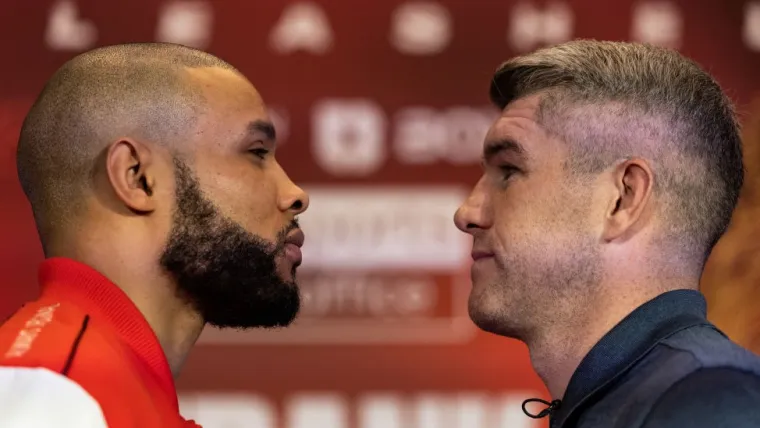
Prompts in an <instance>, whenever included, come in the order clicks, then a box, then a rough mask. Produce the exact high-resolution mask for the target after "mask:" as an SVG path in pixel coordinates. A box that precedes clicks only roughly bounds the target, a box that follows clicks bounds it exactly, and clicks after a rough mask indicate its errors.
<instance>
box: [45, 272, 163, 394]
mask: <svg viewBox="0 0 760 428" xmlns="http://www.w3.org/2000/svg"><path fill="white" fill-rule="evenodd" d="M39 281H40V286H41V288H42V294H43V296H55V297H57V298H60V299H62V300H68V301H72V302H73V303H75V304H76V305H78V306H80V307H81V308H82V309H83V310H84V311H87V312H88V313H89V314H90V315H91V316H92V317H97V319H98V320H99V321H100V322H104V323H107V324H108V325H109V326H110V327H111V328H112V329H113V330H114V331H115V332H116V333H117V335H118V336H119V338H120V339H121V340H122V342H124V343H125V344H126V345H127V346H128V347H129V348H130V349H131V350H132V351H134V353H135V354H136V355H137V356H138V358H140V359H141V360H142V361H143V362H144V363H145V364H146V365H147V366H148V367H149V368H150V370H151V371H152V372H153V375H154V376H155V377H156V379H157V380H158V381H159V383H160V384H161V387H162V389H163V390H164V392H165V393H166V394H167V395H168V397H169V398H170V400H171V402H172V403H173V405H174V407H175V409H177V408H178V403H177V392H176V388H175V385H174V378H173V376H172V373H171V369H170V368H169V362H168V361H167V359H166V355H165V354H164V351H163V349H162V348H161V345H160V343H159V341H158V337H156V334H155V332H154V331H153V329H152V328H151V326H150V324H148V321H147V320H146V319H145V317H144V316H143V314H142V313H141V312H140V310H139V309H138V308H137V306H135V304H134V303H133V302H132V300H131V299H130V298H129V297H128V296H127V295H126V294H125V293H124V292H123V291H122V290H121V288H119V287H118V286H117V285H116V284H114V283H113V282H111V281H110V280H109V279H108V278H106V277H105V276H104V275H103V274H101V273H100V272H98V271H96V270H95V269H93V268H91V267H90V266H87V265H85V264H83V263H80V262H77V261H74V260H71V259H67V258H62V257H55V258H50V259H47V260H45V261H44V262H43V263H42V264H41V265H40V269H39Z"/></svg>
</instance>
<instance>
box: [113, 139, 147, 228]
mask: <svg viewBox="0 0 760 428" xmlns="http://www.w3.org/2000/svg"><path fill="white" fill-rule="evenodd" d="M153 167H154V154H153V153H152V152H151V150H150V148H149V147H148V146H146V145H145V144H142V143H140V142H138V141H135V140H133V139H129V138H122V139H119V140H117V141H116V142H114V143H112V144H111V145H110V146H109V147H108V151H107V152H106V173H107V175H108V180H109V182H110V184H111V187H112V188H113V191H114V193H115V194H116V196H117V197H118V198H119V199H120V200H121V201H122V202H123V203H124V205H126V206H127V207H128V208H129V209H130V210H132V211H134V212H137V213H142V214H146V213H149V212H152V211H153V210H155V209H156V207H155V199H154V198H153V197H152V196H153V186H154V185H155V175H154V173H153Z"/></svg>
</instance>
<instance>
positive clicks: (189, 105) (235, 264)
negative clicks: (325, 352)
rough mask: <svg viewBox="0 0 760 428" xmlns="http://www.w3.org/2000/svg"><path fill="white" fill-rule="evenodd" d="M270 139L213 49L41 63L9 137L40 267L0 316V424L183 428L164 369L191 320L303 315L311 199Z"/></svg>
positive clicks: (188, 333)
mask: <svg viewBox="0 0 760 428" xmlns="http://www.w3.org/2000/svg"><path fill="white" fill-rule="evenodd" d="M275 149H276V139H275V130H274V127H273V126H272V123H271V121H270V118H269V116H268V115H267V108H266V106H265V104H264V102H263V101H262V98H261V96H260V95H259V93H258V92H257V91H256V89H255V88H254V87H253V86H252V85H251V83H249V82H248V80H246V78H245V77H244V76H243V75H242V74H241V73H240V72H239V71H237V70H236V69H235V68H233V67H232V66H231V65H229V64H227V63H226V62H224V61H222V60H220V59H218V58H216V57H214V56H212V55H210V54H207V53H204V52H201V51H197V50H194V49H190V48H187V47H182V46H178V45H171V44H128V45H118V46H109V47H104V48H99V49H95V50H93V51H90V52H87V53H84V54H82V55H79V56H77V57H76V58H74V59H72V60H71V61H69V62H67V63H66V64H65V65H63V67H61V68H60V69H59V70H58V71H57V72H56V73H55V75H54V76H53V77H52V78H51V80H50V81H49V82H48V83H47V85H46V86H45V87H44V89H43V91H42V93H41V94H40V95H39V97H38V99H37V101H36V102H35V104H34V106H33V107H32V108H31V111H30V112H29V114H28V116H27V117H26V120H25V121H24V124H23V128H22V131H21V135H20V139H19V143H18V152H17V165H18V175H19V179H20V181H21V185H22V187H23V189H24V192H25V194H26V195H27V197H28V199H29V201H30V203H31V208H32V212H33V214H34V219H35V222H36V225H37V230H38V233H39V237H40V240H41V243H42V248H43V250H44V254H45V257H46V259H45V261H44V262H43V263H42V265H41V266H40V270H39V278H40V287H41V295H40V297H39V298H38V299H37V300H35V301H33V302H29V303H27V304H26V305H24V306H23V307H22V308H21V309H19V310H18V311H17V312H16V313H15V314H14V315H13V316H12V317H11V318H10V319H9V320H7V321H6V322H5V323H4V324H3V325H2V326H0V426H2V427H7V428H11V427H22V426H23V427H30V426H76V427H79V428H89V427H105V426H109V427H111V428H118V427H137V426H139V427H141V428H148V427H164V428H165V427H180V426H187V425H189V426H194V425H195V424H194V423H192V422H187V421H185V420H184V419H183V418H182V417H181V416H180V415H179V412H178V404H177V395H176V390H175V386H174V378H175V377H176V376H177V375H178V374H179V373H180V370H181V368H182V365H183V362H184V361H185V358H186V357H187V355H188V353H189V352H190V349H191V348H192V347H193V344H194V343H195V341H196V340H197V338H198V336H199V335H200V334H201V331H202V330H203V328H204V326H205V325H206V324H210V325H212V326H216V327H232V328H251V327H284V326H287V325H289V324H290V323H291V321H292V320H293V319H294V318H295V316H296V315H297V312H298V310H299V305H300V303H299V302H300V299H299V290H298V287H297V285H296V282H295V272H296V267H297V266H298V265H299V264H300V263H301V252H300V246H301V245H302V243H303V240H304V236H303V233H302V232H301V230H300V229H299V227H298V223H297V220H296V216H297V215H298V214H301V213H302V212H304V210H306V208H307V206H308V203H309V201H308V197H307V195H306V194H305V193H304V192H303V191H302V190H301V189H300V188H298V187H297V186H296V185H295V184H293V182H291V180H290V179H289V178H288V176H287V175H286V174H285V172H284V171H283V170H282V168H281V167H280V165H279V164H278V163H277V161H276V160H275ZM13 286H25V285H24V284H14V285H13ZM26 286H31V284H28V285H26Z"/></svg>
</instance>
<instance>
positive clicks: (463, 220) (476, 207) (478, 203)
mask: <svg viewBox="0 0 760 428" xmlns="http://www.w3.org/2000/svg"><path fill="white" fill-rule="evenodd" d="M484 188H485V177H483V178H481V179H480V180H479V181H478V183H477V184H476V185H475V187H474V188H473V189H472V192H471V193H470V196H468V197H467V199H466V200H465V201H464V203H463V204H462V205H461V206H460V207H459V208H458V209H457V211H456V213H455V214H454V224H456V226H457V228H458V229H459V230H461V231H462V232H464V233H469V234H473V233H475V232H476V231H477V230H479V229H487V228H489V227H491V219H490V215H489V214H488V195H487V193H486V192H485V189H484Z"/></svg>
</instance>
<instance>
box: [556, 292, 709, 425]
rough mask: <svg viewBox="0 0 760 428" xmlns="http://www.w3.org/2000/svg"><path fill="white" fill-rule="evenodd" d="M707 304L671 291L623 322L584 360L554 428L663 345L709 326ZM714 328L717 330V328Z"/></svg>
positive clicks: (695, 294) (699, 296)
mask: <svg viewBox="0 0 760 428" xmlns="http://www.w3.org/2000/svg"><path fill="white" fill-rule="evenodd" d="M706 316H707V303H706V301H705V299H704V297H703V296H702V294H701V293H700V292H698V291H694V290H674V291H669V292H666V293H664V294H661V295H659V296H658V297H656V298H654V299H652V300H650V301H648V302H646V303H644V304H643V305H641V306H639V307H638V308H637V309H635V310H634V311H633V312H632V313H630V314H629V315H628V316H627V317H625V318H624V319H623V320H622V321H620V322H619V323H618V324H617V325H616V326H615V327H613V329H612V330H610V331H609V332H608V333H607V334H606V335H605V336H604V337H602V339H601V340H600V341H599V342H597V344H596V345H594V347H593V348H591V351H589V353H588V354H587V355H586V357H584V358H583V360H582V361H581V363H580V365H579V366H578V368H577V369H576V370H575V373H574V374H573V376H572V377H571V379H570V383H569V384H568V386H567V390H566V391H565V396H564V397H563V399H562V404H561V406H560V407H559V408H558V409H556V410H555V411H554V412H552V424H551V425H552V426H553V427H555V426H556V427H561V426H562V424H563V423H564V422H565V421H566V420H568V418H569V417H570V416H571V415H573V414H575V413H577V412H579V411H580V409H581V407H582V405H583V404H584V403H587V402H588V401H590V400H591V398H592V397H593V396H595V395H596V394H598V393H601V392H602V391H605V390H606V388H607V387H609V386H610V385H611V384H612V383H613V381H614V380H615V379H617V378H618V377H619V376H621V375H623V374H624V373H625V372H627V371H628V370H629V369H630V368H631V367H632V366H633V365H634V364H636V363H637V362H638V361H639V360H641V359H642V358H643V357H644V356H645V355H646V354H647V353H649V351H650V350H651V349H652V348H654V346H656V345H657V344H658V343H659V342H661V341H662V340H664V339H665V338H667V337H668V336H671V335H673V334H674V333H676V332H678V331H680V330H683V329H685V328H688V327H691V326H694V325H709V326H712V324H710V323H709V322H708V321H707V318H706ZM713 328H714V326H713Z"/></svg>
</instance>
